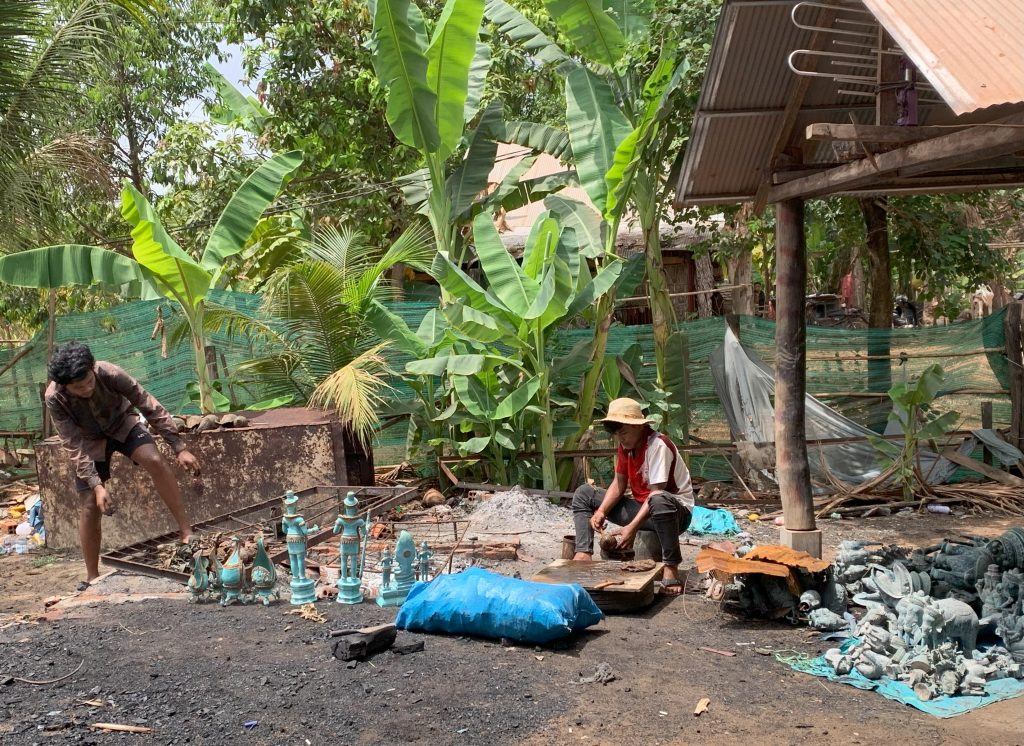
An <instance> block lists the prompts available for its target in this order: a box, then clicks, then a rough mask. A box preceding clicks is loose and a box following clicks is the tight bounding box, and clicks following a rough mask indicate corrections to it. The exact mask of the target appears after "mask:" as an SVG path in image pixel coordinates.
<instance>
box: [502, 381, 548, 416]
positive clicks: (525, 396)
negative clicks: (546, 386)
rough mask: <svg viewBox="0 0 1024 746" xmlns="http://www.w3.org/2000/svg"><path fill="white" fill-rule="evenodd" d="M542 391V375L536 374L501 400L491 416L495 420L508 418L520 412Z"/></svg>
mask: <svg viewBox="0 0 1024 746" xmlns="http://www.w3.org/2000/svg"><path fill="white" fill-rule="evenodd" d="M538 391H540V377H539V376H534V377H533V378H531V379H529V380H528V381H526V382H525V383H523V384H522V385H521V386H519V387H518V388H517V389H516V390H515V391H513V392H512V393H511V394H509V395H508V396H506V397H505V398H504V399H502V400H501V403H500V404H499V405H498V406H497V408H496V409H495V410H494V414H493V416H492V417H491V419H493V420H507V419H508V418H509V417H513V416H515V415H517V414H519V413H520V412H521V411H522V410H523V408H524V407H525V406H526V405H527V404H529V403H530V401H531V400H532V399H533V397H535V396H536V395H537V392H538Z"/></svg>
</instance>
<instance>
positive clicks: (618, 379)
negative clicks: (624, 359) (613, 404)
mask: <svg viewBox="0 0 1024 746" xmlns="http://www.w3.org/2000/svg"><path fill="white" fill-rule="evenodd" d="M601 385H602V386H603V387H604V392H605V394H607V395H608V399H609V400H611V399H618V398H619V393H620V392H621V391H622V374H621V373H619V366H618V364H617V363H616V361H615V356H614V355H605V356H604V369H603V370H602V371H601Z"/></svg>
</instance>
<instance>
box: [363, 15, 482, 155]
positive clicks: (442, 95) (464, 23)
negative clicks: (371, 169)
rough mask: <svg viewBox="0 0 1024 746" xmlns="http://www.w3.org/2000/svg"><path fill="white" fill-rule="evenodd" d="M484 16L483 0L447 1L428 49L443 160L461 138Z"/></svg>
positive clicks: (430, 79) (429, 75)
mask: <svg viewBox="0 0 1024 746" xmlns="http://www.w3.org/2000/svg"><path fill="white" fill-rule="evenodd" d="M382 1H385V2H386V0H382ZM483 16H484V3H483V0H447V2H446V3H445V4H444V8H443V9H442V10H441V17H440V18H438V20H437V24H436V25H435V26H434V36H433V38H432V39H431V40H430V47H429V48H428V49H427V84H428V85H429V86H430V90H432V91H433V92H434V122H436V124H437V131H438V135H439V136H440V140H441V146H440V148H439V150H440V152H441V154H442V156H446V155H448V154H449V153H451V152H452V151H453V150H454V149H455V146H456V145H458V143H459V140H460V139H461V138H462V130H463V125H464V124H465V112H466V99H467V97H468V93H469V69H470V67H471V65H472V64H473V59H474V57H475V56H476V44H477V37H478V36H479V35H480V21H481V20H483Z"/></svg>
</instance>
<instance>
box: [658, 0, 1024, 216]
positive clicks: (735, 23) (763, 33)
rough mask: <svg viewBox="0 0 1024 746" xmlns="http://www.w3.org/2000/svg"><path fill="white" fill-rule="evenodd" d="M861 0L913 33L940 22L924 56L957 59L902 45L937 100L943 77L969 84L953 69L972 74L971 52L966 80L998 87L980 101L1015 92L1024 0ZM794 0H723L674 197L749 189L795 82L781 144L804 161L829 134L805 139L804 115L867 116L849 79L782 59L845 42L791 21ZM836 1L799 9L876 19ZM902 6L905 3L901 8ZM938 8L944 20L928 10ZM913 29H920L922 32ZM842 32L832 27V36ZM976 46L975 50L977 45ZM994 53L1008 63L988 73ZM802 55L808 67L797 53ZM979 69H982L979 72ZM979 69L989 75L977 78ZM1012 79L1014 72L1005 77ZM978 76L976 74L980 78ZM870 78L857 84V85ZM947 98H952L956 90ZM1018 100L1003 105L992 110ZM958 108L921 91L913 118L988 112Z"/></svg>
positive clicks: (1021, 72)
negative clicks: (795, 106)
mask: <svg viewBox="0 0 1024 746" xmlns="http://www.w3.org/2000/svg"><path fill="white" fill-rule="evenodd" d="M826 1H827V0H826ZM868 2H869V3H871V4H872V5H886V6H888V7H889V8H890V9H891V8H893V7H895V6H898V10H899V15H900V19H899V21H898V23H899V24H902V27H904V28H909V27H913V28H914V29H915V31H917V33H919V34H920V36H921V38H927V39H929V40H932V39H935V38H937V35H938V32H939V27H940V26H943V28H942V29H941V30H942V32H943V33H944V34H945V36H946V37H947V38H946V39H945V40H944V44H945V45H946V46H944V47H941V48H939V47H936V49H935V50H934V51H933V57H935V58H936V59H939V60H941V61H942V62H947V59H955V60H956V64H955V65H951V64H948V63H947V66H946V68H944V69H943V75H942V76H940V75H938V74H937V73H933V72H932V70H933V69H934V61H933V62H931V63H926V59H925V58H924V57H922V58H920V59H919V58H918V57H916V56H915V55H914V54H911V52H910V50H905V51H906V53H907V55H908V56H909V57H911V59H912V60H913V61H914V63H915V64H916V65H918V67H919V68H920V69H921V70H922V72H923V73H926V74H927V75H926V77H927V79H928V83H930V84H931V85H932V86H933V87H934V88H935V90H936V91H937V92H938V94H939V95H941V96H943V100H945V97H946V96H947V95H948V94H947V91H946V89H947V88H948V87H949V86H948V85H947V84H946V83H945V80H946V78H947V77H948V78H949V79H951V80H952V79H955V80H961V84H962V87H969V86H967V84H965V83H964V82H963V80H962V79H963V78H964V76H967V80H968V81H970V80H972V78H970V76H969V74H968V72H967V71H968V70H971V69H972V68H971V67H970V63H971V62H972V60H973V61H975V62H976V61H977V59H978V58H980V57H986V59H985V60H984V61H983V62H980V63H977V64H976V65H975V67H974V68H973V69H974V70H975V71H978V72H977V74H976V75H975V78H973V79H976V80H978V81H980V82H977V83H975V84H974V88H975V89H976V90H984V91H988V89H989V86H990V85H991V86H992V87H993V88H998V90H999V91H1000V92H999V93H998V94H995V95H993V96H991V98H988V99H984V100H985V101H986V103H984V104H979V105H983V106H992V105H995V104H1000V103H1002V104H1006V103H1007V102H1017V101H1021V100H1022V99H1024V29H1022V28H1021V23H1020V21H1019V20H1017V19H1020V18H1024V0H868ZM798 4H799V0H725V4H724V6H723V9H722V14H721V16H720V17H719V22H718V26H717V28H716V31H715V39H714V43H713V45H712V49H711V59H710V61H709V64H708V70H707V74H706V78H705V80H704V84H703V86H702V88H701V94H700V99H699V101H698V105H697V111H696V113H695V116H694V121H693V125H692V128H691V131H690V140H689V143H688V146H687V150H686V154H685V157H684V160H683V167H682V170H681V172H680V177H679V183H678V185H677V195H676V201H677V204H726V203H732V202H738V201H742V200H748V199H751V198H752V197H753V196H754V195H755V194H756V192H757V190H758V188H759V187H761V186H762V185H763V184H764V182H765V180H766V179H767V178H768V177H769V176H770V174H771V171H772V167H773V165H774V164H773V160H774V159H775V158H776V156H777V155H778V153H777V152H776V148H775V146H776V140H777V139H778V137H779V132H780V129H781V127H782V125H783V123H784V117H785V111H786V106H787V103H788V102H789V101H790V99H791V98H793V97H794V96H795V95H796V92H797V91H798V90H799V88H800V87H801V84H802V85H803V86H805V88H806V90H805V92H804V96H803V100H802V102H801V104H800V111H799V115H798V116H797V117H796V121H795V124H794V126H793V128H792V130H791V133H790V136H789V138H788V140H787V141H786V143H784V144H785V145H786V146H788V147H789V148H792V149H798V150H799V151H800V152H801V155H802V160H803V162H804V163H812V164H817V165H821V164H828V163H835V162H837V161H836V158H835V156H834V154H833V153H832V149H831V147H830V146H829V144H828V143H807V142H805V141H804V139H803V132H804V129H805V127H806V126H807V125H808V124H810V123H813V122H838V123H849V122H850V118H851V116H852V117H853V119H854V120H855V121H857V122H860V123H873V122H874V117H875V104H874V101H873V97H865V96H858V95H854V94H851V93H848V91H855V90H858V87H857V86H856V85H850V84H837V83H836V82H835V81H834V80H832V78H831V77H811V78H802V77H800V76H797V75H796V74H795V73H794V72H793V71H792V70H791V69H790V67H789V64H788V57H789V55H790V53H791V52H793V51H794V50H798V49H815V48H818V49H821V50H823V51H825V52H843V51H849V48H848V47H844V46H842V45H837V44H835V41H836V39H834V38H833V39H828V40H826V41H824V42H822V41H821V39H816V38H815V37H816V34H815V32H814V31H813V30H811V29H807V28H799V27H798V26H797V25H796V24H795V23H794V21H793V18H792V14H793V10H794V7H795V6H797V5H798ZM836 6H837V8H838V10H827V9H822V8H821V7H820V4H817V3H811V4H806V5H804V6H802V7H801V9H800V10H799V11H798V15H799V16H800V19H801V21H802V22H803V23H804V25H807V26H815V25H831V24H832V22H833V20H834V17H835V16H836V14H837V13H838V14H846V18H847V20H849V19H850V18H851V17H852V19H854V20H856V19H857V18H860V19H862V20H866V22H868V23H869V24H870V25H872V26H874V28H877V23H878V22H877V21H875V20H873V19H872V17H871V16H869V15H867V8H866V6H865V5H863V4H861V3H859V2H850V1H846V2H842V3H836ZM911 7H912V8H914V9H915V11H914V12H911V11H910V10H909V8H911ZM967 7H971V8H972V9H974V10H972V11H971V12H965V11H964V10H963V9H964V8H967ZM936 9H939V10H938V11H937V10H936ZM979 9H981V10H979ZM983 11H984V12H983ZM815 13H817V17H815V15H814V14H815ZM858 13H859V14H860V15H859V16H858V15H857V14H858ZM947 13H948V14H953V16H952V17H954V18H955V20H950V16H949V15H946V14H947ZM1009 16H1016V17H1017V19H1015V20H1014V21H1013V22H1012V23H1011V22H1010V21H1007V28H1006V29H1005V30H1003V29H1000V30H998V32H993V31H992V28H991V26H992V24H993V22H994V21H993V19H997V18H998V19H1007V18H1008V17H1009ZM893 17H894V18H895V14H893ZM943 17H944V18H945V20H944V21H939V20H937V19H938V18H943ZM984 19H987V20H984ZM882 23H883V25H884V26H885V28H886V30H887V31H889V32H890V34H891V35H893V37H894V38H895V39H896V40H897V42H899V41H901V39H900V38H899V36H898V35H897V34H896V33H894V29H893V28H890V26H891V23H890V22H889V21H888V20H886V19H884V18H883V19H882ZM976 27H977V28H976ZM865 28H866V27H865ZM920 29H927V30H928V33H925V32H924V31H923V30H920ZM867 30H868V31H869V32H870V29H867ZM986 39H995V40H997V41H994V42H993V46H992V48H991V49H994V50H996V51H995V53H993V52H992V51H991V49H989V48H988V47H987V46H986V43H985V40H986ZM842 40H843V38H842V37H839V41H842ZM854 41H856V39H854ZM816 44H818V46H817V47H816V46H815V45H816ZM979 44H980V45H981V46H980V47H979ZM1014 44H1015V46H1014ZM954 47H955V49H954V50H953V51H950V50H951V49H953V48H954ZM982 49H983V50H984V51H980V50H982ZM954 52H955V53H954ZM915 54H916V53H915ZM1001 55H1002V56H1001ZM999 60H1005V61H1006V64H1007V65H1012V66H1013V67H1014V70H1012V71H1009V70H1003V71H1001V72H1002V75H1001V76H997V75H996V71H997V69H998V68H999ZM1012 60H1016V61H1012ZM801 64H802V66H804V67H807V63H806V61H803V62H801ZM816 69H817V70H818V71H827V72H829V73H830V74H832V73H836V72H837V68H836V62H835V61H834V60H827V59H819V64H818V66H817V68H816ZM986 70H989V71H990V72H980V71H986ZM843 71H844V70H838V72H843ZM854 72H856V70H854ZM983 77H984V78H987V79H988V80H991V81H994V82H993V83H991V84H989V83H986V81H985V80H982V78H983ZM1015 80H1020V81H1022V82H1020V83H1014V81H1015ZM982 83H985V87H984V88H982V87H981V85H982ZM869 87H870V86H864V87H863V88H861V89H860V90H865V89H867V88H869ZM844 91H846V92H844ZM1011 92H1012V93H1011ZM990 93H991V92H990ZM979 100H980V99H979ZM953 105H954V106H960V104H958V103H956V101H955V100H954V102H953ZM974 108H977V107H974ZM1017 108H1019V107H1017V106H1009V107H1007V106H1004V107H1003V108H1002V110H1000V111H999V113H998V116H1002V115H1004V114H1006V113H1010V111H1011V110H1016V109H1017ZM1008 109H1009V110H1008ZM963 111H967V110H962V109H957V110H956V113H954V110H953V109H952V108H951V107H950V106H947V105H946V104H944V103H942V101H941V100H939V99H938V98H937V97H936V94H935V93H930V92H925V93H924V95H922V96H921V99H920V101H919V104H918V123H919V124H939V125H946V124H958V123H967V122H976V121H989V120H991V119H993V118H995V117H996V116H997V114H996V113H994V112H995V110H993V109H987V110H985V111H975V113H973V114H967V115H965V116H959V117H958V116H957V113H962V112H963Z"/></svg>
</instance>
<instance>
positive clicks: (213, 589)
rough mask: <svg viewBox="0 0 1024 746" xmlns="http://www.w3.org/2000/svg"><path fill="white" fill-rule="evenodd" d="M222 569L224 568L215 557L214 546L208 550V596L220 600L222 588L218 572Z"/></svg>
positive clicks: (215, 550) (215, 548)
mask: <svg viewBox="0 0 1024 746" xmlns="http://www.w3.org/2000/svg"><path fill="white" fill-rule="evenodd" d="M223 569H224V566H223V565H222V564H221V563H220V558H219V557H218V556H217V547H216V545H215V546H214V547H213V549H211V550H210V595H211V596H213V597H214V598H215V599H217V598H220V596H221V594H222V593H223V591H224V588H223V587H222V586H221V584H220V571H221V570H223Z"/></svg>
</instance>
